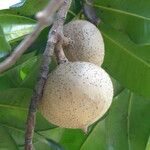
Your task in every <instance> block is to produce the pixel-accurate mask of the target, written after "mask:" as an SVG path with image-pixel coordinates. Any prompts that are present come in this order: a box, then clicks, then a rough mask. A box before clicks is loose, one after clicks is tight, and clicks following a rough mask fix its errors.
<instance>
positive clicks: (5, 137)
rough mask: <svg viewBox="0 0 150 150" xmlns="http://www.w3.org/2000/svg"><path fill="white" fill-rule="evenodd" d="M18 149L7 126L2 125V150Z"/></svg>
mask: <svg viewBox="0 0 150 150" xmlns="http://www.w3.org/2000/svg"><path fill="white" fill-rule="evenodd" d="M10 148H11V150H18V148H17V145H16V143H15V141H14V140H13V138H12V137H11V135H10V134H9V132H8V131H7V130H6V128H5V127H2V126H0V150H9V149H10Z"/></svg>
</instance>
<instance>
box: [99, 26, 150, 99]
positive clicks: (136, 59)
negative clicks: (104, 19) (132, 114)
mask: <svg viewBox="0 0 150 150" xmlns="http://www.w3.org/2000/svg"><path fill="white" fill-rule="evenodd" d="M100 30H101V32H102V34H103V37H104V42H105V49H106V51H105V60H104V64H103V66H104V68H105V69H106V70H107V71H108V73H109V74H110V75H111V76H112V77H113V78H115V79H117V80H118V81H119V82H120V83H121V84H122V85H123V86H125V87H127V88H129V89H131V90H133V91H134V92H137V93H139V94H141V95H143V96H145V97H149V98H150V51H149V48H150V47H149V46H147V47H145V46H137V45H136V44H134V43H133V42H132V41H131V40H130V39H129V38H128V37H127V36H126V35H124V34H123V33H121V32H118V31H117V30H114V29H112V28H110V27H107V26H106V25H105V24H101V25H100Z"/></svg>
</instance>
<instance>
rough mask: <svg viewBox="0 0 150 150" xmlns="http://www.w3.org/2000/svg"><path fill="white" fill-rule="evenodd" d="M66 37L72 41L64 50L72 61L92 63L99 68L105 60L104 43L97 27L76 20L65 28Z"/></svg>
mask: <svg viewBox="0 0 150 150" xmlns="http://www.w3.org/2000/svg"><path fill="white" fill-rule="evenodd" d="M64 35H65V36H66V37H68V38H70V39H71V42H70V45H69V46H68V47H67V48H66V49H64V50H65V54H66V56H67V58H68V59H69V60H70V61H85V62H91V63H94V64H96V65H98V66H100V65H101V64H102V63H103V59H104V42H103V38H102V35H101V33H100V31H99V30H98V29H97V27H96V26H95V25H93V24H92V23H90V22H88V21H85V20H75V21H72V22H69V23H68V24H66V25H65V26H64Z"/></svg>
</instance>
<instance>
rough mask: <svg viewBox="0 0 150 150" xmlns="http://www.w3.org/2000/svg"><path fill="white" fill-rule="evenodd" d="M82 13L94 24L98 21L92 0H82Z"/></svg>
mask: <svg viewBox="0 0 150 150" xmlns="http://www.w3.org/2000/svg"><path fill="white" fill-rule="evenodd" d="M82 4H83V13H84V15H85V16H86V17H87V19H88V20H89V21H90V22H91V23H93V24H95V25H96V26H97V25H98V24H99V23H100V18H98V17H97V15H96V11H95V9H94V8H93V0H83V1H82Z"/></svg>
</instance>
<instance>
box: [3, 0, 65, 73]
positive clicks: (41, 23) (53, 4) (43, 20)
mask: <svg viewBox="0 0 150 150" xmlns="http://www.w3.org/2000/svg"><path fill="white" fill-rule="evenodd" d="M63 1H64V0H51V1H50V3H49V4H48V6H47V7H46V8H45V9H44V10H43V11H41V12H39V13H38V14H37V19H38V23H37V25H36V27H35V29H34V31H33V32H32V34H31V35H28V36H27V37H26V38H25V39H24V40H23V41H22V42H21V43H20V44H19V45H18V46H17V47H16V48H15V49H14V51H13V52H12V53H11V55H10V56H9V57H8V58H6V59H5V60H4V61H3V62H1V63H0V73H2V72H4V71H5V70H7V69H8V68H10V67H11V66H13V65H14V64H15V63H16V61H17V60H18V59H19V58H20V56H21V55H22V54H23V53H24V52H25V51H26V50H27V48H29V47H30V45H31V44H32V43H33V42H34V41H35V40H36V38H37V37H38V35H39V33H40V32H41V30H42V29H43V28H44V27H45V26H47V25H48V24H51V23H52V17H53V14H54V12H56V10H58V8H59V7H60V5H61V4H62V3H63Z"/></svg>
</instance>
